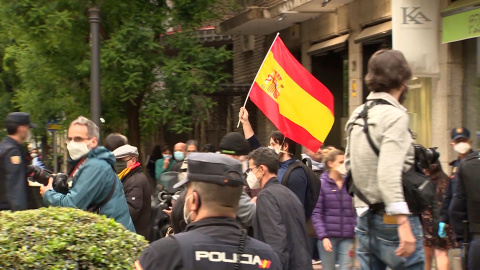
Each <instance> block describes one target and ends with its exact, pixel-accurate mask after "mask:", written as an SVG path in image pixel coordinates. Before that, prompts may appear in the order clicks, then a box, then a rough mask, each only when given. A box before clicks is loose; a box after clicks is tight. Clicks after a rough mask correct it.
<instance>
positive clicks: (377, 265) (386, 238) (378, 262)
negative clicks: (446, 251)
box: [355, 212, 425, 270]
mask: <svg viewBox="0 0 480 270" xmlns="http://www.w3.org/2000/svg"><path fill="white" fill-rule="evenodd" d="M369 218H370V222H371V224H370V229H369V224H368V222H369ZM409 220H410V226H411V227H412V232H413V235H414V236H415V238H416V240H417V242H416V247H415V252H414V253H413V254H412V255H411V256H410V257H408V258H402V257H398V256H396V255H395V250H396V249H397V248H398V245H399V243H400V239H399V237H398V232H397V228H398V225H392V224H384V223H383V214H373V213H370V212H369V213H367V214H366V215H364V216H362V217H358V222H357V227H356V228H355V234H356V236H357V238H358V247H357V257H358V259H359V261H360V264H361V266H362V270H363V269H365V270H366V269H370V270H380V269H382V270H384V269H386V268H387V266H388V267H390V268H391V269H393V270H397V269H415V270H416V269H418V270H423V269H424V267H425V253H424V252H423V231H422V225H421V224H420V218H419V217H418V216H410V217H409ZM370 238H371V239H370ZM370 260H371V261H370ZM370 266H371V268H370Z"/></svg>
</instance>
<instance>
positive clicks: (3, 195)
mask: <svg viewBox="0 0 480 270" xmlns="http://www.w3.org/2000/svg"><path fill="white" fill-rule="evenodd" d="M6 122H9V123H14V124H18V125H30V126H31V127H34V125H33V124H31V123H30V116H29V115H28V114H27V113H22V112H14V113H10V114H9V115H8V116H7V119H6ZM25 156H26V154H25V152H24V150H23V148H22V146H21V145H20V144H19V143H18V142H17V141H16V140H14V139H12V138H11V137H9V136H7V137H5V139H3V141H2V142H1V143H0V210H12V211H18V210H25V209H29V208H35V205H34V200H33V198H30V200H29V197H32V196H31V195H33V193H32V192H33V191H32V190H30V189H29V187H28V182H27V175H26V171H27V162H26V160H25ZM37 192H38V191H37ZM29 194H30V196H29Z"/></svg>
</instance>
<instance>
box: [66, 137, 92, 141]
mask: <svg viewBox="0 0 480 270" xmlns="http://www.w3.org/2000/svg"><path fill="white" fill-rule="evenodd" d="M90 139H91V138H83V137H73V138H72V137H68V138H67V142H71V141H74V142H83V141H86V140H90Z"/></svg>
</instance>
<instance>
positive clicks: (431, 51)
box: [392, 0, 440, 77]
mask: <svg viewBox="0 0 480 270" xmlns="http://www.w3.org/2000/svg"><path fill="white" fill-rule="evenodd" d="M439 18H440V7H439V1H438V0H392V39H393V49H395V50H399V51H401V52H403V54H404V55H405V58H406V59H407V61H408V64H409V65H410V68H411V69H412V72H413V74H414V75H415V76H417V77H437V76H439V72H440V67H439V64H438V47H439V44H440V41H439V39H438V33H439V28H438V24H439Z"/></svg>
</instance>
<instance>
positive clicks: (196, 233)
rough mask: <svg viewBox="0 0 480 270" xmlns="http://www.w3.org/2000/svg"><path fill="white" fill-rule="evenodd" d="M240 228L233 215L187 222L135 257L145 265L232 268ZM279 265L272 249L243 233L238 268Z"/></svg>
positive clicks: (269, 267) (267, 267)
mask: <svg viewBox="0 0 480 270" xmlns="http://www.w3.org/2000/svg"><path fill="white" fill-rule="evenodd" d="M240 238H241V231H240V228H239V227H238V225H237V223H236V221H235V220H234V219H233V218H227V217H214V218H206V219H202V220H199V221H197V222H194V223H192V224H189V225H188V226H187V229H186V232H183V233H180V234H177V235H175V236H173V237H167V238H162V239H160V240H158V241H155V242H153V243H152V244H151V245H150V246H149V247H148V248H147V249H145V251H144V252H143V253H142V255H141V256H140V258H139V261H140V265H141V266H142V268H143V269H144V270H148V269H155V270H159V269H172V270H173V269H211V270H217V269H233V266H234V264H235V263H236V262H237V256H238V250H239V245H240ZM281 268H282V266H281V264H280V260H279V258H278V257H277V255H276V254H275V252H274V251H273V249H272V248H271V247H270V246H269V245H267V244H265V243H262V242H260V241H258V240H256V239H253V238H250V237H248V236H247V237H246V241H245V250H244V252H243V253H242V255H240V268H239V269H245V270H247V269H252V270H253V269H275V270H279V269H281Z"/></svg>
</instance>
